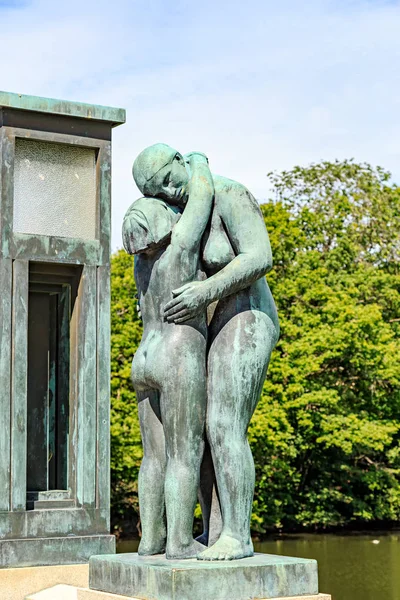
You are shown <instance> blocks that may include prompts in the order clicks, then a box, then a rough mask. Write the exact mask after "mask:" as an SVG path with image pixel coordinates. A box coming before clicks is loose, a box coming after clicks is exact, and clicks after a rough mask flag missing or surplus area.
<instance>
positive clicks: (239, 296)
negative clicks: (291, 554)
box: [124, 144, 279, 560]
mask: <svg viewBox="0 0 400 600" xmlns="http://www.w3.org/2000/svg"><path fill="white" fill-rule="evenodd" d="M197 163H200V164H197ZM200 165H201V166H200ZM196 170H199V172H197V171H196ZM200 172H201V175H200V174H199V173H200ZM133 175H134V178H135V181H136V183H137V185H138V187H139V189H140V190H141V191H142V193H143V194H144V195H145V196H150V197H152V199H151V198H149V199H148V203H149V205H148V207H147V208H146V211H149V214H150V213H151V220H152V223H153V224H151V223H150V224H149V222H147V225H146V224H145V223H144V222H143V223H142V228H143V227H144V230H145V229H146V228H147V230H149V228H155V230H157V231H158V229H157V228H159V227H160V232H159V233H158V234H157V235H158V238H157V239H158V241H160V240H161V239H162V240H163V243H164V244H165V243H167V244H168V240H169V239H171V242H172V240H173V236H174V229H175V228H178V225H180V227H179V229H178V231H179V230H180V231H182V233H183V239H184V240H185V242H184V244H182V246H181V248H182V252H181V255H180V258H181V261H183V262H185V261H189V262H190V261H194V260H195V261H198V259H199V256H200V258H201V265H202V269H203V271H204V272H205V275H206V278H203V279H202V278H200V276H196V274H195V273H194V270H193V269H192V271H191V276H189V272H186V281H185V282H184V283H183V285H177V286H176V289H174V285H173V282H175V281H176V274H177V273H176V270H175V269H174V268H172V269H171V270H169V276H168V277H169V278H170V279H171V281H170V282H169V283H171V285H170V286H169V297H167V296H166V295H165V294H164V293H163V292H162V291H161V288H158V287H157V292H156V294H158V296H157V302H158V305H157V306H158V309H160V307H161V305H163V306H164V311H163V314H162V315H161V314H158V315H157V317H158V318H161V317H163V318H164V321H163V322H164V323H165V326H167V325H168V324H170V325H171V327H172V329H171V331H172V332H173V333H171V336H172V339H173V345H172V346H171V352H172V348H173V347H174V344H175V341H176V337H180V336H181V340H182V341H181V343H182V344H183V351H182V354H181V355H179V357H177V358H176V360H177V362H175V366H176V369H177V370H176V372H173V371H171V372H169V373H168V380H171V381H172V384H171V391H170V394H171V396H174V395H175V398H176V399H178V398H179V399H180V400H176V403H175V404H176V405H177V406H181V405H180V402H184V398H187V397H188V394H189V393H190V394H191V393H192V389H191V388H190V387H189V388H188V387H187V385H188V384H187V381H188V380H189V381H191V380H192V379H191V378H194V380H195V381H196V383H197V385H198V387H197V388H196V390H197V391H196V394H197V403H196V402H195V403H194V405H195V407H196V408H197V413H196V411H194V413H193V414H196V419H198V420H197V421H196V423H197V426H196V428H195V429H192V427H191V428H190V436H192V435H194V431H196V434H195V439H193V440H192V438H191V437H190V440H188V439H187V437H186V433H187V432H186V427H187V421H186V422H185V421H182V420H180V421H179V419H177V414H178V413H177V414H175V416H174V418H175V421H174V435H175V438H174V443H175V444H176V446H174V450H175V453H176V455H179V454H181V453H185V452H186V453H187V456H186V457H185V461H186V464H187V465H189V463H190V465H191V467H188V469H187V471H186V472H185V476H184V477H183V478H182V481H183V479H185V478H187V479H186V482H187V485H190V488H191V495H190V497H191V504H190V506H189V504H185V505H184V506H183V504H184V501H183V502H181V503H180V502H179V500H178V499H177V498H178V494H177V493H176V489H175V491H174V489H173V486H174V485H175V483H174V482H175V481H176V473H173V469H172V467H171V468H169V467H168V463H170V460H171V455H169V457H168V460H167V461H166V462H167V466H166V467H165V462H164V463H163V461H162V460H158V462H157V465H158V470H157V469H155V470H154V475H153V481H154V482H155V480H156V479H157V478H158V480H157V485H158V487H159V490H158V493H157V494H156V495H157V501H155V500H154V498H153V497H152V496H151V494H147V501H146V502H144V500H143V501H141V505H142V508H141V514H142V520H143V516H144V522H143V533H144V536H145V522H146V523H148V525H147V527H146V529H147V532H150V531H152V528H153V529H154V528H157V527H159V528H161V529H160V532H164V531H165V530H164V529H163V527H164V526H163V525H162V524H161V520H160V510H161V502H163V501H164V500H163V494H162V490H161V488H162V489H164V483H163V477H162V474H163V473H165V469H166V476H165V492H166V494H167V496H168V495H169V494H171V498H172V497H174V493H175V500H172V501H171V502H172V503H171V506H168V504H169V502H168V498H166V504H167V522H168V538H169V537H170V529H171V524H172V531H173V532H174V533H173V534H171V535H172V536H175V535H177V539H178V540H179V541H178V543H177V544H175V543H174V542H173V540H171V545H170V540H169V539H168V543H167V557H173V556H178V555H179V556H187V557H190V556H194V555H195V554H197V558H198V559H200V560H232V559H237V558H243V557H246V556H251V555H252V554H253V546H252V542H251V538H250V516H251V507H252V500H253V492H254V463H253V459H252V455H251V451H250V447H249V444H248V441H247V428H248V425H249V422H250V419H251V417H252V414H253V412H254V410H255V408H256V405H257V402H258V400H259V397H260V393H261V389H262V385H263V382H264V379H265V375H266V370H267V367H268V363H269V359H270V355H271V352H272V349H273V347H274V345H275V344H276V341H277V339H278V336H279V323H278V317H277V312H276V308H275V304H274V301H273V298H272V295H271V292H270V290H269V287H268V284H267V282H266V280H265V274H266V273H267V272H268V270H269V269H270V268H271V266H272V256H271V248H270V244H269V239H268V234H267V231H266V228H265V224H264V221H263V219H262V215H261V212H260V209H259V207H258V204H257V202H256V200H255V199H254V197H253V196H252V195H251V193H250V192H249V191H248V190H247V189H246V188H245V187H244V186H243V185H241V184H239V183H237V182H234V181H232V180H229V179H226V178H224V177H220V176H216V175H213V176H211V174H210V173H209V171H208V167H207V166H206V163H205V161H204V158H202V157H201V155H198V154H197V155H196V154H194V155H189V158H188V159H187V161H185V160H184V157H182V155H180V154H179V153H178V152H177V151H176V150H173V149H172V148H170V147H169V146H166V145H164V144H156V145H154V146H151V147H150V148H147V149H146V150H144V151H143V152H142V153H141V154H140V155H139V156H138V158H137V159H136V161H135V163H134V168H133ZM197 195H199V197H201V198H202V200H201V201H199V204H198V208H194V207H195V206H196V200H195V198H196V197H197ZM210 195H211V196H214V203H213V207H212V212H211V200H210ZM155 199H158V203H159V204H156V205H155V206H157V207H158V208H157V209H154V211H153V210H151V209H150V205H152V204H154V203H155V202H157V200H155ZM197 200H198V198H197ZM208 202H209V209H208V214H207V210H206V204H207V203H208ZM139 203H140V204H139V205H138V204H137V203H134V204H133V205H132V207H131V209H130V211H134V210H141V211H142V214H144V212H145V210H144V207H145V205H146V199H145V198H143V199H141V200H140V201H139ZM135 205H136V208H134V207H135ZM160 206H163V207H164V208H163V209H162V210H163V211H165V213H168V214H169V215H170V217H169V218H170V229H169V230H168V227H166V228H164V229H162V227H161V226H160V222H161V220H160V218H159V214H162V213H160V210H161V209H160V208H159V207H160ZM185 206H186V208H185ZM200 206H201V208H200ZM207 206H208V205H207ZM142 208H143V210H142ZM192 209H193V212H192ZM130 211H128V213H127V216H126V217H125V220H124V239H125V247H126V249H127V250H128V251H129V252H131V253H136V252H139V254H140V253H141V249H140V247H139V246H140V243H141V242H138V239H139V238H143V237H146V235H147V234H146V235H144V234H143V233H141V234H140V235H139V236H138V239H136V233H135V232H137V226H136V225H135V227H134V228H132V223H131V221H130V217H129V215H130ZM186 211H188V213H189V217H190V218H194V219H196V217H197V219H198V222H197V229H195V228H194V229H191V227H190V226H193V224H194V223H193V221H191V220H190V218H189V219H188V227H186V225H185V227H183V226H182V223H184V220H183V219H184V217H185V214H186ZM181 212H182V217H181V219H180V220H179V221H178V218H179V214H180V213H181ZM210 212H211V215H210ZM208 217H209V218H208ZM176 221H177V225H175V227H173V224H174V222H176ZM207 221H208V223H207ZM190 229H191V230H190ZM185 230H186V235H185ZM194 230H195V238H194V239H190V240H189V238H190V235H191V234H193V231H194ZM171 231H172V233H171ZM203 232H204V235H203ZM169 236H170V238H169ZM201 237H202V242H201V250H200V239H199V238H201ZM147 241H148V240H147ZM157 243H158V242H157ZM135 244H136V245H135ZM138 244H139V245H138ZM166 247H167V248H168V247H169V246H168V245H167V246H163V250H162V251H160V257H161V256H164V254H165V252H166V250H165V248H166ZM189 247H190V249H189ZM155 251H156V252H157V251H159V250H155ZM160 257H159V258H158V259H155V260H154V261H153V263H152V269H153V270H154V269H156V268H157V264H158V263H159V262H160V260H159V259H160ZM196 264H197V262H196ZM142 265H144V263H143V262H142V263H141V264H138V263H137V262H136V263H135V275H136V280H137V283H138V287H139V297H140V303H141V308H142V313H143V305H142V303H143V300H146V298H145V295H146V292H145V293H143V288H144V287H145V286H146V282H147V283H148V281H149V278H150V277H151V276H150V275H149V273H148V272H147V271H148V269H147V271H146V268H145V267H144V266H142ZM181 266H182V265H181V264H180V263H179V268H181ZM192 266H193V262H192ZM146 273H147V274H146ZM159 274H160V277H161V278H162V277H165V276H166V273H165V271H160V273H159ZM152 276H153V277H155V275H154V274H152ZM178 279H179V277H178ZM216 301H217V305H216V308H215V311H214V315H213V317H212V319H211V322H210V323H209V326H208V342H207V346H206V343H205V340H206V337H207V331H205V330H204V324H205V314H206V309H207V307H208V306H210V305H211V304H212V303H214V302H216ZM143 316H144V325H145V329H146V316H145V315H143ZM182 330H184V331H182ZM189 330H192V331H191V333H190V334H189ZM186 332H187V333H186ZM152 335H153V345H152V346H150V344H149V347H148V353H147V355H146V357H145V362H144V363H143V364H146V365H148V364H151V363H152V361H153V362H154V361H155V360H158V361H160V360H162V359H163V358H162V354H160V346H159V344H158V342H159V338H158V337H157V334H156V332H155V331H153V334H152ZM186 336H188V337H186ZM192 336H200V337H202V340H203V341H202V342H201V343H200V344H199V346H198V347H196V352H199V354H198V355H197V354H196V360H193V362H192V363H190V361H189V364H192V365H194V364H196V366H197V367H199V365H200V364H204V365H205V364H206V370H205V371H204V375H203V372H202V374H201V377H200V378H199V377H198V376H199V372H196V374H195V373H194V372H192V373H188V372H187V371H186V369H187V362H184V357H185V356H186V354H187V353H189V351H190V352H192V346H191V343H192ZM198 339H200V338H198ZM178 346H179V343H178ZM200 346H201V350H200ZM203 351H204V363H203V362H202V358H201V357H200V354H201V352H203ZM206 352H207V363H205V356H206ZM169 358H170V356H168V364H170V362H169ZM141 360H142V359H141ZM135 363H136V364H135ZM181 366H182V368H180V367H181ZM140 368H141V367H140V365H139V359H138V358H136V357H135V359H134V363H133V381H134V383H135V385H136V389H137V390H138V395H139V406H140V412H141V421H142V435H143V438H144V450H145V458H144V467H142V471H141V475H140V478H139V487H142V489H143V477H142V475H143V469H144V471H145V470H146V468H147V467H146V465H147V461H148V458H149V454H148V452H147V453H146V430H147V428H148V427H149V428H150V429H151V428H152V427H154V428H155V431H157V432H158V433H157V434H156V435H154V436H153V437H154V439H157V440H159V444H160V447H158V448H157V450H158V454H157V456H163V454H164V455H165V451H164V449H163V442H162V441H161V440H162V439H163V434H164V430H163V425H162V423H161V421H163V416H162V414H161V413H160V411H159V409H158V405H157V402H156V401H155V400H154V397H153V396H151V395H150V394H149V393H147V392H148V389H149V387H150V386H149V383H147V385H148V389H147V390H144V389H143V378H142V377H139V378H138V375H137V371H138V370H140ZM144 368H150V367H148V366H146V367H144ZM200 371H201V369H200ZM206 373H207V377H206V375H205V374H206ZM139 379H140V381H139ZM200 379H201V383H200ZM206 379H207V384H206ZM147 381H149V380H147ZM163 385H165V381H163ZM202 385H204V388H202V389H200V388H201V386H202ZM205 386H206V389H207V393H206V395H205ZM144 387H146V385H145V386H144ZM141 388H142V389H141ZM153 392H154V390H153ZM146 393H147V395H146ZM143 394H145V396H146V401H145V404H143ZM205 398H206V402H207V407H206V408H205ZM205 413H206V414H205ZM185 414H186V413H185ZM202 419H203V421H202ZM204 420H205V431H206V437H207V440H208V443H209V445H210V449H211V456H212V462H213V465H214V468H215V475H216V481H217V488H218V494H219V499H220V504H221V511H222V531H221V534H220V536H219V538H218V540H217V541H216V542H215V543H214V544H212V545H211V546H210V547H209V548H205V549H203V550H202V551H200V552H199V548H201V546H200V544H198V543H195V542H193V540H192V539H190V541H189V539H188V531H189V529H190V526H191V525H190V523H191V522H192V519H193V508H194V505H193V502H194V500H193V489H194V483H193V482H197V481H198V477H199V469H200V460H201V456H202V448H203V444H202V442H201V441H199V438H198V437H197V436H198V435H200V437H202V430H203V427H204ZM201 421H202V423H201ZM191 425H192V426H193V423H192V424H191ZM164 427H165V423H164ZM199 432H200V434H199ZM188 441H189V443H188ZM167 446H168V444H167ZM153 450H154V447H153V446H152V447H151V449H150V451H153ZM168 453H169V451H168V448H167V455H168ZM154 464H155V463H154V462H153V466H154ZM170 464H173V463H170ZM203 467H204V465H203ZM190 469H192V470H191V471H190ZM210 469H211V467H210V466H209V467H208V471H210ZM189 471H190V472H189ZM203 472H205V475H206V477H205V478H204V479H205V480H206V481H208V484H210V481H212V473H210V472H208V473H207V467H205V468H203ZM207 475H208V477H207ZM170 478H171V479H170ZM181 485H182V486H183V484H182V483H181ZM145 487H146V486H145ZM183 487H184V486H183ZM204 487H207V486H203V492H204V493H203V497H206V498H208V501H210V498H211V493H210V491H208V493H207V490H205V491H204ZM152 490H153V491H154V485H153V488H152ZM140 500H141V497H140ZM154 502H155V504H156V505H157V507H158V508H157V510H156V509H155V508H154V506H155V504H154ZM145 505H146V506H145ZM149 506H151V508H150V509H149ZM148 510H150V512H152V515H153V516H152V517H151V518H150V515H146V512H147V511H148ZM143 511H144V512H143ZM203 511H204V512H205V515H206V519H205V522H206V531H205V534H204V535H203V536H202V538H200V539H201V540H202V541H203V542H207V541H208V540H207V538H208V534H209V532H208V527H207V522H208V520H209V516H210V506H208V507H207V502H204V503H203ZM156 513H157V514H158V517H157V516H156ZM189 515H191V517H190V516H189ZM189 521H190V523H189ZM178 523H181V525H178ZM180 527H181V528H182V530H184V531H185V534H184V536H185V539H184V540H183V538H180V535H182V534H179V533H178V530H179V528H180ZM160 532H159V533H158V535H159V538H160V539H161V537H162V535H161V533H160ZM150 537H151V536H150ZM145 539H146V538H145V537H144V540H145ZM142 544H143V541H142ZM161 546H162V545H160V544H158V545H157V544H155V545H154V547H151V544H150V546H149V547H146V545H145V544H144V545H141V549H140V552H142V553H145V554H147V553H157V552H161V551H163V548H162V547H161ZM153 551H154V552H153Z"/></svg>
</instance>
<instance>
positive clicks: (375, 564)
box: [117, 531, 400, 600]
mask: <svg viewBox="0 0 400 600" xmlns="http://www.w3.org/2000/svg"><path fill="white" fill-rule="evenodd" d="M137 546H138V541H137V540H132V541H130V540H129V541H121V542H120V543H119V544H118V548H117V551H118V552H136V550H137ZM254 548H255V550H256V552H264V553H267V554H284V555H287V556H299V557H301V558H315V559H317V561H318V567H319V581H320V585H319V589H320V591H321V592H325V593H329V594H332V598H333V600H400V531H391V532H390V533H385V534H377V533H373V534H360V535H358V534H348V535H334V534H329V535H314V534H309V535H299V536H296V535H290V536H285V537H282V538H280V539H271V540H266V541H263V542H255V543H254Z"/></svg>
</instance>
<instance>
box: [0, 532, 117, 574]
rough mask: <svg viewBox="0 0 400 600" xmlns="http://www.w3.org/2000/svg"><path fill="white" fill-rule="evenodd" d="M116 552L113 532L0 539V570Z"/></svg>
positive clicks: (83, 559)
mask: <svg viewBox="0 0 400 600" xmlns="http://www.w3.org/2000/svg"><path fill="white" fill-rule="evenodd" d="M111 552H115V536H113V535H77V536H67V537H52V538H41V537H37V538H25V539H15V540H14V539H11V540H8V539H6V540H0V571H1V569H4V568H10V567H39V566H49V565H62V564H67V565H73V564H82V563H87V562H89V558H90V557H91V556H92V555H93V554H106V555H107V556H108V555H109V554H110V553H111Z"/></svg>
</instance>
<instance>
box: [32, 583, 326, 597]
mask: <svg viewBox="0 0 400 600" xmlns="http://www.w3.org/2000/svg"><path fill="white" fill-rule="evenodd" d="M25 600H138V599H137V598H132V597H130V598H129V597H128V596H119V595H117V594H110V593H108V592H97V591H96V590H89V589H84V588H77V587H75V586H72V585H56V586H54V587H52V588H49V589H47V590H42V591H41V592H38V593H36V594H32V595H30V596H26V599H25ZM205 600H206V599H205ZM207 600H212V599H211V598H209V599H207ZM260 600H262V599H260ZM265 600H267V599H265ZM275 600H332V597H331V596H329V595H328V594H318V595H316V596H315V595H314V596H292V597H290V598H288V597H286V598H276V599H275Z"/></svg>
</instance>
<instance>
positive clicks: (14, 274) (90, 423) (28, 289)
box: [0, 92, 125, 567]
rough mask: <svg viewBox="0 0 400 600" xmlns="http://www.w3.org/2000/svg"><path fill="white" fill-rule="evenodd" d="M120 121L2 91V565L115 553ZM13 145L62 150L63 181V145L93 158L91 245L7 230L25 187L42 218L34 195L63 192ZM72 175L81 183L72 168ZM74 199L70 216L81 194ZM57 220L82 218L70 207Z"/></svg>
mask: <svg viewBox="0 0 400 600" xmlns="http://www.w3.org/2000/svg"><path fill="white" fill-rule="evenodd" d="M124 121H125V111H124V110H122V109H114V108H109V107H101V106H92V105H86V104H78V103H74V102H64V101H59V100H52V99H47V98H36V97H32V96H22V95H18V94H8V93H5V92H0V284H1V298H0V336H1V342H0V376H1V381H2V386H1V389H0V409H1V410H0V450H1V461H0V567H7V566H28V565H45V564H61V563H68V562H70V563H73V562H85V561H87V560H88V558H89V556H90V555H91V554H93V553H97V552H100V553H104V552H107V553H109V552H114V551H115V540H114V537H113V536H110V535H109V529H110V516H109V491H110V480H109V372H110V343H109V342H110V283H109V277H110V214H111V207H110V201H111V198H110V192H111V129H112V127H114V126H116V125H118V124H121V123H123V122H124ZM20 139H23V140H28V141H29V144H30V143H31V142H32V144H35V143H36V142H39V145H37V146H35V147H33V146H31V148H33V149H34V150H35V149H37V148H46V143H47V142H48V143H51V144H54V143H56V144H60V145H63V148H64V149H63V151H62V152H63V153H66V154H65V155H66V156H67V159H66V160H67V162H65V163H63V162H62V161H61V162H60V164H59V165H58V167H57V168H58V171H57V173H58V172H60V179H61V176H62V172H63V168H64V165H67V164H69V163H68V161H70V160H72V158H71V157H70V158H68V157H69V156H70V155H69V154H68V148H71V147H75V148H77V147H78V148H85V149H88V152H89V153H91V154H90V155H91V156H93V157H94V162H93V171H90V172H89V176H90V177H93V178H94V182H95V183H94V185H93V186H92V187H93V190H94V191H93V194H94V196H92V201H93V205H94V203H95V207H96V209H95V216H94V218H95V221H94V227H93V232H94V234H93V236H92V238H91V239H89V238H87V237H85V238H83V237H80V236H79V235H77V236H73V235H70V234H69V233H68V234H66V235H65V236H64V237H63V236H61V235H54V234H50V233H49V234H48V235H46V231H44V232H42V233H41V234H40V235H38V234H35V233H32V232H31V229H30V222H29V219H28V220H27V219H25V222H26V223H27V226H26V230H24V229H23V228H22V230H21V228H18V230H17V231H14V225H15V215H16V211H17V210H25V208H24V207H26V206H27V205H29V202H30V194H31V189H32V190H33V189H35V190H36V191H35V193H36V194H39V196H38V197H37V196H35V197H33V196H32V200H34V201H35V203H36V204H35V206H37V213H40V212H43V211H45V214H46V210H47V209H46V207H45V206H42V205H41V202H42V200H41V196H40V194H41V193H42V192H41V190H42V189H45V188H44V187H41V186H46V185H47V186H50V185H55V193H58V194H59V195H60V197H64V193H65V192H67V191H68V190H65V189H63V188H60V186H59V187H58V188H57V185H58V184H57V181H56V182H55V183H54V181H53V182H52V180H51V177H50V176H49V177H48V178H47V179H46V177H47V175H46V173H47V172H46V163H45V162H43V169H42V170H43V173H44V174H42V171H41V168H40V169H38V168H37V166H36V163H35V164H33V163H30V161H29V160H28V161H27V160H24V161H22V160H21V159H20V158H19V156H18V147H19V145H18V144H16V140H20ZM35 151H36V150H35ZM74 152H75V154H76V151H75V150H74ZM48 156H49V158H50V160H53V158H52V157H51V153H49V154H48ZM71 156H72V155H71ZM43 160H44V159H43V157H42V156H39V155H38V161H39V162H40V161H43ZM18 161H19V162H18ZM40 164H42V163H40ZM17 165H18V168H19V169H20V171H21V169H27V171H26V172H25V171H24V179H23V181H24V185H25V186H26V181H28V185H27V186H26V187H22V188H21V187H20V188H19V192H18V193H19V196H18V202H19V204H18V206H17V199H16V189H17V188H16V183H17V181H16V173H17V171H16V166H17ZM29 177H31V179H29ZM72 177H73V180H72V183H73V182H74V181H75V178H76V180H77V181H79V180H80V176H79V173H78V170H76V171H75V176H74V174H73V172H72ZM34 178H36V179H34ZM30 181H32V187H31V186H30V185H29V182H30ZM33 184H35V185H33ZM51 189H53V188H51ZM79 189H81V188H79ZM82 189H83V188H82ZM21 190H22V191H21ZM43 193H44V192H43ZM32 194H33V192H32ZM82 194H83V192H82ZM43 197H44V198H45V196H43ZM69 197H71V195H70V196H69ZM65 198H66V200H65V202H67V201H68V200H67V198H68V194H67V193H66V194H65ZM73 199H76V198H73ZM77 200H78V203H77V204H76V206H77V207H78V209H79V203H81V204H84V203H85V201H86V196H84V195H82V197H81V196H79V195H78V196H77ZM71 206H75V204H71ZM50 209H51V206H49V207H48V211H49V212H51V210H50ZM74 210H75V209H74ZM71 211H72V212H71ZM31 213H32V219H35V218H36V213H35V212H32V211H31ZM66 214H68V215H70V214H71V218H72V219H78V220H79V216H78V217H76V216H74V215H75V213H73V210H72V209H71V210H70V211H69V212H68V211H66ZM77 214H78V215H79V212H78V213H77ZM38 218H39V216H38ZM60 218H61V217H60ZM63 218H64V219H66V217H63ZM68 218H69V216H68ZM43 222H44V224H45V226H47V225H46V219H44V220H43V219H42V227H43ZM63 222H65V223H67V221H66V220H65V221H63ZM73 222H74V221H73ZM49 225H50V221H49ZM49 231H50V229H49ZM46 311H50V312H49V314H47V313H46ZM29 332H31V333H29ZM29 336H30V337H29ZM32 336H37V343H35V340H34V339H32ZM28 349H29V351H28ZM42 354H43V356H42ZM41 356H42V358H41ZM47 357H49V362H48V366H47V367H46V364H47V363H46V360H47ZM42 359H43V360H42ZM27 453H29V456H27ZM46 454H47V457H46ZM27 469H28V470H29V476H28V473H27Z"/></svg>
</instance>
